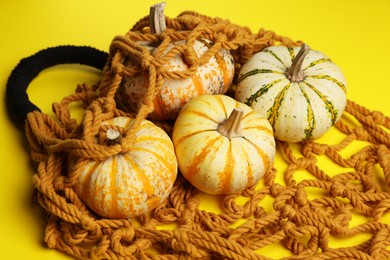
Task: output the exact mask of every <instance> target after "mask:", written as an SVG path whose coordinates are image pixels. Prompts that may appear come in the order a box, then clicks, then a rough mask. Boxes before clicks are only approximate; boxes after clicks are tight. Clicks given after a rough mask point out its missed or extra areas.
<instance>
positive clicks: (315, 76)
mask: <svg viewBox="0 0 390 260" xmlns="http://www.w3.org/2000/svg"><path fill="white" fill-rule="evenodd" d="M306 77H308V78H313V79H325V80H329V81H331V82H333V83H335V84H336V85H338V86H339V87H340V88H341V89H342V90H343V91H344V93H347V88H346V86H345V85H344V84H343V83H342V82H340V81H338V80H337V79H335V78H333V77H331V76H329V75H323V74H320V75H307V76H306Z"/></svg>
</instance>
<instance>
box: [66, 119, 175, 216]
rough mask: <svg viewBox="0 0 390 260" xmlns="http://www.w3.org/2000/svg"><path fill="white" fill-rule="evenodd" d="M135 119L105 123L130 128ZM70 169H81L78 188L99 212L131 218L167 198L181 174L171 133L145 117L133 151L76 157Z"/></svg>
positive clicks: (94, 209) (82, 198)
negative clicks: (94, 157) (97, 157)
mask: <svg viewBox="0 0 390 260" xmlns="http://www.w3.org/2000/svg"><path fill="white" fill-rule="evenodd" d="M131 122H132V119H131V118H127V117H116V118H113V119H112V120H109V121H105V122H104V123H103V125H105V126H107V125H108V126H110V125H113V126H119V127H123V128H124V130H125V131H126V129H128V128H129V127H130V124H131ZM109 130H110V129H109ZM108 133H109V131H107V135H108ZM118 133H119V132H118ZM80 167H81V168H80ZM69 169H70V171H74V170H76V169H79V170H80V174H79V177H78V179H77V181H76V184H75V185H74V190H75V192H76V193H77V194H78V195H79V197H80V198H81V200H82V201H84V203H86V205H88V206H89V207H90V208H91V209H92V210H93V211H94V212H95V213H97V214H98V215H100V216H102V217H106V218H129V217H135V216H139V215H143V214H145V213H147V212H149V211H151V210H152V209H154V208H156V207H157V206H158V205H159V204H160V203H161V202H162V201H164V200H165V199H166V198H167V196H168V194H169V193H170V191H171V189H172V187H173V183H174V182H175V179H176V176H177V160H176V156H175V153H174V149H173V144H172V141H171V139H170V138H169V136H168V135H167V134H166V133H165V132H164V131H163V130H162V129H161V128H159V127H157V126H156V125H154V124H153V123H152V122H150V121H148V120H143V122H142V124H141V125H140V127H139V128H138V129H137V132H136V140H135V143H134V144H133V147H132V148H131V150H130V151H128V152H124V153H119V154H116V155H113V156H110V157H108V158H107V159H105V160H104V161H95V160H87V161H86V162H85V161H84V162H82V160H80V161H79V162H78V163H75V160H73V163H70V167H69Z"/></svg>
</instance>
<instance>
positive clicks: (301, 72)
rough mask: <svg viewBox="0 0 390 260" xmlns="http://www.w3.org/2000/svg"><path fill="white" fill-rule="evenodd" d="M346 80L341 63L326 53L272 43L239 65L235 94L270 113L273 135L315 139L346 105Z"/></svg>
mask: <svg viewBox="0 0 390 260" xmlns="http://www.w3.org/2000/svg"><path fill="white" fill-rule="evenodd" d="M346 92H347V85H346V81H345V78H344V75H343V74H342V72H341V70H340V68H339V67H338V66H337V65H336V64H334V63H333V62H332V61H331V60H330V59H329V57H327V56H326V55H324V54H323V53H321V52H319V51H315V50H311V49H310V48H309V47H308V46H307V45H305V44H304V45H302V46H301V47H286V46H271V47H268V48H265V49H263V50H262V51H260V52H258V53H256V54H254V55H253V56H252V57H251V58H250V59H249V60H248V61H247V62H246V63H245V64H244V65H243V66H242V68H241V70H240V73H239V76H238V84H237V90H236V93H235V99H236V100H238V101H240V102H243V103H245V104H247V105H249V106H250V107H252V108H253V109H254V110H255V111H257V112H258V113H260V114H261V115H263V116H264V117H267V118H268V120H269V122H270V123H271V125H272V127H273V129H274V132H275V138H276V139H279V140H282V141H287V142H299V141H303V140H308V139H315V138H318V137H320V136H322V135H323V134H325V133H326V132H327V131H328V130H329V129H330V128H331V126H332V125H334V123H336V122H337V121H338V120H339V119H340V117H341V115H342V113H343V111H344V109H345V106H346V102H347V97H346Z"/></svg>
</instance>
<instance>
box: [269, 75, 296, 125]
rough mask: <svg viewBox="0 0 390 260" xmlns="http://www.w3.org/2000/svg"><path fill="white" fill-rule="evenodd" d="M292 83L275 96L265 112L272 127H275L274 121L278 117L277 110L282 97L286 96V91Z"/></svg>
mask: <svg viewBox="0 0 390 260" xmlns="http://www.w3.org/2000/svg"><path fill="white" fill-rule="evenodd" d="M291 84H292V83H288V84H287V85H286V86H285V87H284V88H283V89H282V90H281V91H280V92H279V93H278V95H277V96H276V98H275V100H274V103H273V105H272V106H271V107H270V109H269V110H268V111H267V118H268V120H269V123H270V124H271V126H272V127H274V126H275V123H276V119H277V118H278V117H279V108H280V106H281V105H282V102H283V100H284V97H285V96H286V94H287V90H288V89H289V88H290V86H291Z"/></svg>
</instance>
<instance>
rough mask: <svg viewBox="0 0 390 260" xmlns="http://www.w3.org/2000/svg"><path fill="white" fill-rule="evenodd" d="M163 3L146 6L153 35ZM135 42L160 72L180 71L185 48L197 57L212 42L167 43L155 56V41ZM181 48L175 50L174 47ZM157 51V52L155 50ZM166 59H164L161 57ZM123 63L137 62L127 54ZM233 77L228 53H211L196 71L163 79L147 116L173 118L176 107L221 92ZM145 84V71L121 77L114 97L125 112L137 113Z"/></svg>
mask: <svg viewBox="0 0 390 260" xmlns="http://www.w3.org/2000/svg"><path fill="white" fill-rule="evenodd" d="M164 7H165V3H159V4H156V5H153V6H152V8H151V9H150V10H151V12H150V30H151V32H152V33H153V34H160V33H162V32H163V31H164V30H165V28H166V24H165V16H164ZM138 44H139V45H140V46H142V47H144V48H146V51H149V53H151V54H152V56H153V57H154V58H155V59H156V63H162V66H161V67H160V68H158V69H159V70H160V71H164V70H165V71H167V72H176V73H179V72H182V71H185V70H187V69H188V68H189V67H188V63H187V62H186V60H185V58H184V57H183V53H186V52H187V50H188V48H193V50H194V52H195V54H196V56H197V57H198V58H200V57H201V56H203V55H204V54H205V53H206V52H207V51H208V50H209V49H210V48H211V47H212V45H213V42H212V41H210V40H208V39H203V38H201V39H197V40H195V41H194V43H193V45H192V46H187V42H186V41H185V40H178V41H174V42H171V43H170V44H169V45H168V46H167V47H166V49H165V50H163V53H162V55H161V54H158V56H159V57H156V56H157V55H155V54H156V53H157V50H158V49H159V46H157V47H156V45H158V43H152V42H147V41H140V42H138ZM180 49H181V50H182V51H181V52H178V50H180ZM158 52H159V51H158ZM166 57H172V58H169V59H168V61H167V62H166V61H164V62H162V61H163V60H165V59H166ZM124 64H125V65H126V66H134V65H139V64H137V62H136V61H134V60H132V59H131V58H130V57H128V58H127V59H126V60H125V61H124ZM233 77H234V60H233V56H232V55H231V53H230V52H229V51H228V50H226V49H223V48H222V49H220V50H219V51H218V52H217V53H216V54H215V55H213V56H211V57H210V58H209V60H208V61H207V62H206V64H203V65H201V66H198V67H197V71H196V73H194V74H192V76H190V77H189V78H184V79H180V78H165V79H164V82H163V85H162V87H161V90H160V91H159V92H158V93H157V94H156V97H155V99H154V102H153V105H154V111H153V112H152V113H151V114H150V115H149V118H151V119H157V120H169V119H175V118H176V117H177V114H178V113H179V111H180V109H181V108H182V107H183V105H184V104H186V103H187V102H188V101H189V100H191V99H192V98H194V97H196V96H199V95H202V94H224V93H226V92H227V90H228V89H229V87H230V85H231V83H232V81H233ZM148 87H149V75H148V73H146V72H145V73H138V74H136V75H134V76H131V77H125V78H124V79H123V80H122V82H121V85H120V87H119V91H118V95H117V99H118V100H119V102H118V103H119V104H121V106H122V109H123V110H125V111H129V112H137V111H138V109H139V105H140V104H141V103H142V102H139V101H140V100H143V98H144V97H145V95H146V93H147V88H148Z"/></svg>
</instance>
